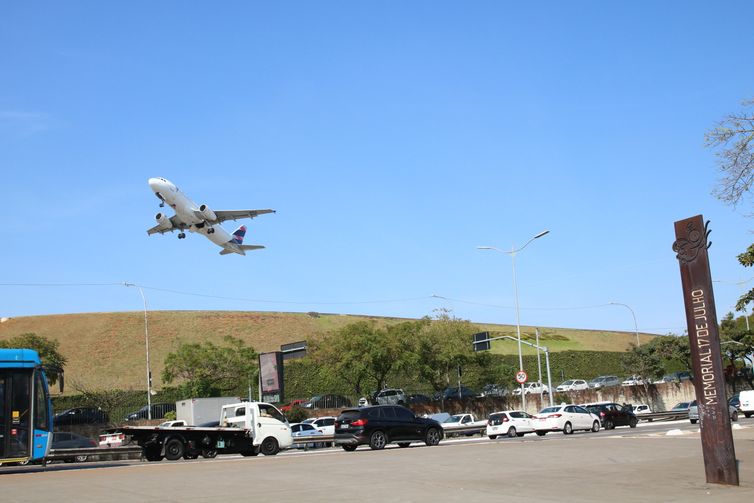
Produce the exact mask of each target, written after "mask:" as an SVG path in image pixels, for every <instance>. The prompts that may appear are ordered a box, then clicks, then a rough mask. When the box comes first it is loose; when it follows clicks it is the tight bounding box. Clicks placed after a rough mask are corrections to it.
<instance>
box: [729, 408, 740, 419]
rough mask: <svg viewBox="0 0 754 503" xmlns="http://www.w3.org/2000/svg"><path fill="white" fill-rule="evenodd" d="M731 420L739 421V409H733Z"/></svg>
mask: <svg viewBox="0 0 754 503" xmlns="http://www.w3.org/2000/svg"><path fill="white" fill-rule="evenodd" d="M730 420H731V421H738V411H737V410H736V411H733V415H732V416H730Z"/></svg>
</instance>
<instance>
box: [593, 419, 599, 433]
mask: <svg viewBox="0 0 754 503" xmlns="http://www.w3.org/2000/svg"><path fill="white" fill-rule="evenodd" d="M592 431H593V432H594V433H597V432H598V431H600V422H599V421H595V422H593V423H592Z"/></svg>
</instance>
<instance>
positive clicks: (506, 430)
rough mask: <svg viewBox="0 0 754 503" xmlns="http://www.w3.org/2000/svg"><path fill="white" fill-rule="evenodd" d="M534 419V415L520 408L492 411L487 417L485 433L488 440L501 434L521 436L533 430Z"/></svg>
mask: <svg viewBox="0 0 754 503" xmlns="http://www.w3.org/2000/svg"><path fill="white" fill-rule="evenodd" d="M534 421H535V418H534V416H532V415H531V414H528V413H526V412H524V411H522V410H504V411H502V412H493V413H492V414H490V417H489V418H488V419H487V430H486V431H485V433H486V434H487V436H488V437H489V438H490V440H495V439H496V438H497V437H499V436H502V435H507V436H509V437H516V436H518V437H523V436H524V435H525V434H526V433H531V432H533V431H535V429H536V428H535V427H534V424H535V423H534Z"/></svg>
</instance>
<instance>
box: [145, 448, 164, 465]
mask: <svg viewBox="0 0 754 503" xmlns="http://www.w3.org/2000/svg"><path fill="white" fill-rule="evenodd" d="M144 458H146V460H147V461H162V454H161V453H160V446H159V445H156V446H154V447H145V448H144Z"/></svg>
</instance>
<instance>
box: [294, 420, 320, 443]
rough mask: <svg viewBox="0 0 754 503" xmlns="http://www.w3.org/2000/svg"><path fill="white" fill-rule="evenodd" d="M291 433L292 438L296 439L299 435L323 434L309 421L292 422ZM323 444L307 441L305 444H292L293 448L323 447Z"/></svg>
mask: <svg viewBox="0 0 754 503" xmlns="http://www.w3.org/2000/svg"><path fill="white" fill-rule="evenodd" d="M291 432H292V433H291V434H292V435H293V439H294V440H295V439H297V438H299V437H322V436H324V433H322V432H321V431H320V430H318V429H317V428H315V427H314V425H313V424H309V423H294V424H292V425H291ZM324 445H325V444H324V443H323V442H307V443H305V444H296V443H294V444H293V448H294V449H309V448H313V447H323V446H324Z"/></svg>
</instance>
